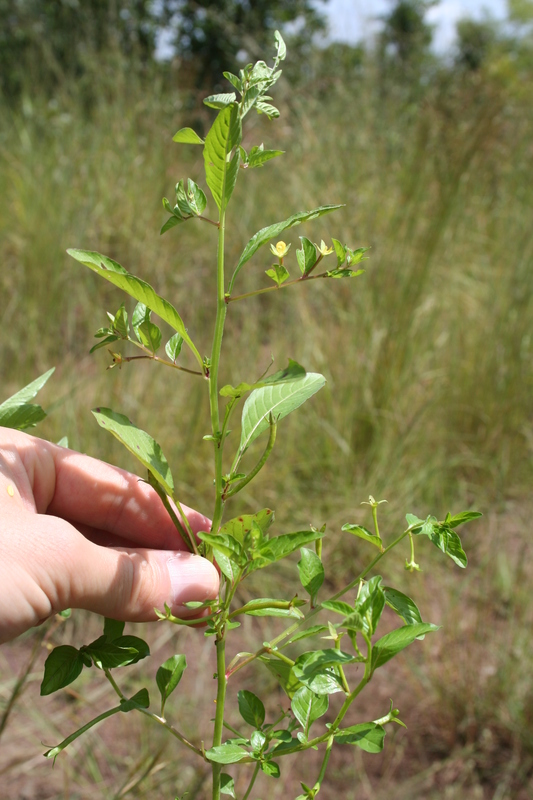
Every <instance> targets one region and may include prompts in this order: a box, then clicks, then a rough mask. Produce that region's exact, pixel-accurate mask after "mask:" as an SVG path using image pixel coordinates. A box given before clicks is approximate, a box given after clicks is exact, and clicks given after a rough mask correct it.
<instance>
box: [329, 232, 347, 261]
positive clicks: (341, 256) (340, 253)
mask: <svg viewBox="0 0 533 800" xmlns="http://www.w3.org/2000/svg"><path fill="white" fill-rule="evenodd" d="M331 242H332V244H333V248H334V250H335V255H336V256H337V267H342V265H343V264H344V262H345V261H346V247H345V246H344V245H343V244H341V243H340V242H339V240H338V239H333V238H332V240H331Z"/></svg>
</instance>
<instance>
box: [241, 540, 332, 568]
mask: <svg viewBox="0 0 533 800" xmlns="http://www.w3.org/2000/svg"><path fill="white" fill-rule="evenodd" d="M324 535H325V532H324V531H316V530H311V531H295V532H294V533H283V534H281V536H276V537H275V538H272V539H268V540H267V541H265V542H264V543H263V544H261V545H260V547H258V548H257V550H255V551H254V552H253V554H252V557H253V561H252V562H251V564H250V565H249V567H248V571H249V572H250V573H251V572H255V570H257V569H262V568H263V567H266V566H268V565H269V564H273V563H274V562H275V561H280V560H281V559H282V558H285V557H286V556H288V555H290V554H291V553H293V552H294V551H295V550H298V548H299V547H301V546H302V545H304V544H309V542H315V541H316V540H317V539H322V537H323V536H324Z"/></svg>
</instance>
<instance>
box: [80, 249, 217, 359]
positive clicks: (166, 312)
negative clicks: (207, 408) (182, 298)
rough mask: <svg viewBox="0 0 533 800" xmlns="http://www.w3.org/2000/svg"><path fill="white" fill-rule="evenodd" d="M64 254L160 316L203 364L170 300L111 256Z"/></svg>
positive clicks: (86, 251)
mask: <svg viewBox="0 0 533 800" xmlns="http://www.w3.org/2000/svg"><path fill="white" fill-rule="evenodd" d="M67 253H68V254H69V255H70V256H72V258H75V259H76V261H79V262H80V264H84V266H86V267H89V269H92V271H93V272H96V274H97V275H101V276H102V277H103V278H105V279H106V280H107V281H109V282H110V283H112V284H113V285H114V286H118V288H119V289H122V290H123V291H124V292H126V294H129V295H130V296H131V297H133V298H135V300H138V301H139V302H140V303H143V304H144V305H146V306H148V308H150V309H151V310H152V311H153V312H154V313H155V314H157V315H158V316H159V317H161V319H163V320H164V321H165V322H168V324H169V325H170V326H171V327H172V328H174V330H175V331H177V332H178V333H179V334H180V335H181V336H183V338H184V340H185V341H186V342H187V344H188V346H189V347H190V348H191V350H192V352H193V353H194V356H195V358H196V360H197V361H198V363H199V364H200V366H202V367H203V361H202V357H201V355H200V353H199V352H198V350H197V349H196V347H195V346H194V343H193V341H192V339H191V337H190V336H189V334H188V333H187V331H186V329H185V325H184V324H183V320H182V318H181V317H180V315H179V314H178V312H177V311H176V309H175V308H174V306H173V305H172V303H169V302H168V300H165V299H164V298H163V297H160V295H158V294H157V292H156V291H155V290H154V289H153V288H152V287H151V286H150V284H149V283H146V281H143V280H141V278H136V277H135V275H131V274H130V273H129V272H127V271H126V270H125V269H124V267H121V265H120V264H118V263H117V262H116V261H113V259H111V258H107V256H103V255H101V254H100V253H96V252H94V251H92V250H73V249H70V250H67Z"/></svg>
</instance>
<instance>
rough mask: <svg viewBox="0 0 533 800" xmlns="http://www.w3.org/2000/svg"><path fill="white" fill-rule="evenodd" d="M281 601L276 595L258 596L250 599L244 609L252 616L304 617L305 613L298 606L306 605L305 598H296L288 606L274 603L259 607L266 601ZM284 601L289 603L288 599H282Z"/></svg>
mask: <svg viewBox="0 0 533 800" xmlns="http://www.w3.org/2000/svg"><path fill="white" fill-rule="evenodd" d="M279 602H280V601H279V600H277V599H276V598H275V597H257V598H255V599H254V600H250V601H249V602H248V603H246V605H245V606H243V608H245V609H246V610H245V611H244V613H245V614H247V615H248V616H250V617H292V618H294V619H302V618H303V614H302V612H301V611H300V610H299V609H298V606H299V605H300V606H301V605H305V600H296V601H295V602H294V604H292V605H288V606H287V608H276V607H275V606H274V605H271V606H266V607H264V608H257V606H264V605H265V603H272V604H274V603H279ZM281 602H283V603H287V604H288V603H289V601H287V600H283V601H281Z"/></svg>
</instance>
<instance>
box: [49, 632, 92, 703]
mask: <svg viewBox="0 0 533 800" xmlns="http://www.w3.org/2000/svg"><path fill="white" fill-rule="evenodd" d="M83 665H84V660H83V657H82V655H81V653H80V651H79V650H77V649H76V648H75V647H72V646H71V645H69V644H62V645H60V646H59V647H54V649H53V650H52V652H51V653H50V655H49V656H48V658H47V659H46V661H45V663H44V677H43V680H42V683H41V695H47V694H52V692H57V690H58V689H62V688H63V687H64V686H68V685H69V683H72V681H75V680H76V678H77V677H78V675H79V674H80V672H81V671H82V669H83Z"/></svg>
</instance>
